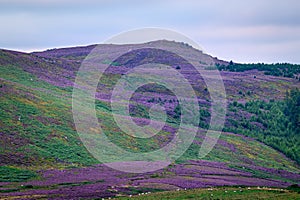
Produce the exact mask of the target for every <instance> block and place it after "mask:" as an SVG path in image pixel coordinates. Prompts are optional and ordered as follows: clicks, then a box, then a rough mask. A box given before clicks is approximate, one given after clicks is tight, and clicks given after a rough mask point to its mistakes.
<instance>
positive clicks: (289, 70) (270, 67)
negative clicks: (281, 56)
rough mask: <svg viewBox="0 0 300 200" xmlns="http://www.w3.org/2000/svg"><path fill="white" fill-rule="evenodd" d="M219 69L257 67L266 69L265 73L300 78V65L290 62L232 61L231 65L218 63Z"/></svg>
mask: <svg viewBox="0 0 300 200" xmlns="http://www.w3.org/2000/svg"><path fill="white" fill-rule="evenodd" d="M217 68H218V69H219V70H225V71H231V72H244V71H247V70H253V69H257V70H259V71H264V72H265V75H272V76H283V77H289V78H294V77H295V78H299V77H298V75H299V74H300V65H295V64H289V63H275V64H264V63H257V64H239V63H233V62H232V61H230V63H229V65H220V64H217Z"/></svg>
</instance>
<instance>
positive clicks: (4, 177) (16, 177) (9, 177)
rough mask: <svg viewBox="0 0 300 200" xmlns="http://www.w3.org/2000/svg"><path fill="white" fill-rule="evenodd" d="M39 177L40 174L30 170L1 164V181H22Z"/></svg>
mask: <svg viewBox="0 0 300 200" xmlns="http://www.w3.org/2000/svg"><path fill="white" fill-rule="evenodd" d="M37 177H38V175H37V174H36V173H35V172H33V171H30V170H24V169H18V168H14V167H8V166H0V182H22V181H27V180H29V179H33V178H37Z"/></svg>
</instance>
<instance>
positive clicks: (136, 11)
mask: <svg viewBox="0 0 300 200" xmlns="http://www.w3.org/2000/svg"><path fill="white" fill-rule="evenodd" d="M299 7H300V1H297V0H286V1H281V0H280V1H279V0H273V1H271V0H266V1H261V0H252V1H250V0H248V1H247V0H245V1H238V0H227V1H222V0H210V1H199V0H197V1H196V0H186V1H180V0H172V1H171V0H166V1H158V0H153V1H147V2H143V1H138V0H131V1H130V0H128V1H121V0H119V1H118V0H100V1H99V0H86V1H71V0H43V1H41V0H27V1H23V0H0V23H1V26H2V27H1V30H0V48H12V49H23V50H28V49H30V50H31V49H34V48H38V49H42V48H48V47H49V48H53V47H59V46H72V45H73V46H75V45H84V44H91V43H99V42H102V41H104V40H106V39H107V38H109V37H110V36H111V35H114V34H117V33H119V32H122V31H126V30H130V29H136V28H142V27H161V28H168V29H173V30H175V31H178V32H181V33H183V34H186V35H187V36H189V37H191V38H192V39H193V40H195V41H197V42H198V43H199V44H200V45H201V44H204V46H203V47H204V49H207V50H208V52H212V53H213V54H214V55H216V56H219V57H224V58H225V57H226V58H228V57H230V56H235V57H238V56H240V57H241V58H242V57H246V56H251V53H250V52H249V51H248V50H249V49H255V48H254V46H260V47H262V46H264V47H266V46H268V47H270V50H269V52H270V53H269V55H270V56H267V54H263V55H265V56H266V57H265V58H266V59H269V57H271V56H272V53H273V55H274V60H275V59H276V58H277V57H276V55H277V54H276V52H274V51H271V47H274V46H277V45H278V44H285V45H283V46H282V51H283V50H284V49H285V50H286V52H289V54H292V55H295V59H294V60H295V61H296V60H299V59H298V58H299V57H300V56H297V55H296V53H295V52H296V51H298V52H299V49H298V48H296V47H290V48H289V45H292V46H294V45H293V44H297V42H298V41H299V40H300V20H299V19H300V12H299V11H298V8H299ZM232 46H235V48H237V46H239V47H238V48H239V49H240V51H236V52H232V51H227V54H226V51H225V49H226V47H227V48H230V47H232ZM283 47H284V48H283ZM218 48H220V49H224V50H222V51H221V50H218ZM243 50H244V51H243ZM294 51H295V52H294ZM243 52H246V53H243ZM233 53H234V55H232V54H233ZM218 54H220V55H218ZM246 54H247V55H246ZM253 55H255V54H253ZM282 55H283V54H282ZM296 57H297V58H296ZM253 59H255V56H253ZM262 59H263V58H262ZM289 59H290V58H289Z"/></svg>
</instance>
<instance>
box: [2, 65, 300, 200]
mask: <svg viewBox="0 0 300 200" xmlns="http://www.w3.org/2000/svg"><path fill="white" fill-rule="evenodd" d="M43 64H44V65H45V66H46V67H47V66H48V64H47V63H43ZM0 70H1V75H0V94H1V95H0V102H1V104H0V111H1V112H0V127H1V129H0V134H1V138H2V139H1V141H0V158H1V168H0V176H1V177H2V180H1V181H9V182H17V181H24V180H27V179H32V178H36V177H37V174H36V173H35V171H36V170H40V169H48V168H68V167H70V166H71V167H72V166H78V167H81V166H87V165H92V164H96V163H98V161H97V160H95V159H94V158H93V157H92V156H91V155H90V154H89V153H88V152H87V151H86V149H85V147H84V146H83V145H82V143H81V141H80V139H79V138H78V136H77V134H76V130H75V127H74V124H73V119H72V113H71V95H72V88H70V87H59V86H54V85H52V84H50V83H47V82H45V81H42V80H41V79H39V78H38V77H37V75H35V74H34V73H29V72H25V71H24V69H23V68H22V67H20V66H14V65H1V66H0ZM250 76H251V75H250ZM278 83H280V84H281V82H278ZM272 85H276V81H275V80H273V79H272ZM232 87H236V86H232ZM264 87H266V88H267V87H268V86H267V85H264ZM279 88H281V86H280V85H279ZM231 89H232V91H235V90H236V89H234V88H230V87H229V92H230V91H231ZM230 95H231V94H230ZM232 95H233V94H232ZM241 98H242V97H240V98H239V99H241ZM96 104H97V106H96V107H97V111H98V112H97V114H98V117H99V119H100V120H102V124H103V126H104V130H105V133H106V134H107V135H112V137H111V139H113V140H114V142H116V143H117V144H119V145H120V146H122V147H124V148H127V149H128V150H132V151H136V150H142V151H148V150H150V149H151V146H153V145H149V144H150V143H149V142H147V143H145V142H143V141H138V140H136V141H132V140H130V139H132V138H128V137H124V138H123V137H120V135H122V133H121V131H120V130H118V127H116V125H114V124H113V123H112V120H113V118H112V115H111V113H110V110H109V109H107V103H106V102H103V101H97V102H96ZM138 112H140V113H138V114H139V115H140V116H143V115H144V112H145V110H143V109H141V110H139V111H138ZM117 133H119V134H118V135H117ZM167 134H168V133H163V135H167ZM113 135H114V136H117V137H114V136H113ZM201 140H202V139H201V137H200V136H199V137H197V138H196V142H194V143H193V144H192V145H191V147H190V148H189V149H188V151H187V152H186V153H185V154H184V155H183V156H182V157H181V158H180V159H179V160H178V162H179V163H182V162H184V161H185V160H191V159H192V160H197V159H198V157H197V153H198V150H199V143H197V141H201ZM129 141H130V142H129ZM220 141H221V142H222V143H219V144H217V145H216V147H215V148H214V150H213V151H212V152H211V153H210V154H209V155H208V156H207V157H206V158H205V159H207V160H210V161H220V162H226V163H227V165H228V166H230V167H232V168H237V169H240V170H243V171H246V172H249V171H250V172H251V173H252V174H253V175H254V176H256V177H262V178H271V179H275V180H285V181H289V180H287V179H285V178H283V177H280V176H278V175H274V174H272V173H271V172H270V173H268V172H265V173H262V172H261V171H259V170H255V169H253V168H251V167H249V166H253V165H254V166H263V167H266V168H275V169H280V170H287V171H292V172H298V173H299V167H298V166H297V165H296V164H295V163H294V162H292V161H291V160H289V159H287V158H286V157H285V156H284V155H283V154H281V153H279V152H278V151H276V150H274V149H272V148H270V147H268V146H266V145H264V144H262V143H260V142H257V141H255V140H251V139H250V138H245V137H243V136H239V135H234V134H230V133H226V134H223V135H222V136H221V138H220ZM152 142H153V143H152ZM159 142H160V141H155V140H152V141H151V143H152V144H154V147H156V148H159V144H160V143H159ZM224 143H225V144H227V145H224ZM232 148H234V149H235V151H232ZM15 174H18V176H15ZM4 175H5V176H4ZM291 183H293V182H291ZM204 197H205V196H204ZM250 197H251V196H250Z"/></svg>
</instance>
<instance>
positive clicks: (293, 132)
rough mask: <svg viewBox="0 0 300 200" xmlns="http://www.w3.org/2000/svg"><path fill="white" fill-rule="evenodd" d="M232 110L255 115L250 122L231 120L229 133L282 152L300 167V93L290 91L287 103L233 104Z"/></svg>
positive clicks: (298, 91) (296, 90)
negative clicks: (243, 136) (237, 134)
mask: <svg viewBox="0 0 300 200" xmlns="http://www.w3.org/2000/svg"><path fill="white" fill-rule="evenodd" d="M230 109H231V110H233V111H236V112H238V111H239V110H244V111H247V112H248V113H252V114H253V115H252V116H251V118H250V120H249V119H247V118H243V119H241V120H235V119H229V120H228V121H229V124H230V125H228V126H227V127H226V128H225V129H226V130H225V131H231V132H235V133H240V134H241V133H242V134H244V135H246V136H250V137H253V138H256V139H258V140H259V141H261V142H263V143H265V144H267V145H269V146H271V147H273V148H275V149H277V150H279V151H281V152H282V153H284V154H285V155H287V156H288V157H289V158H291V159H293V160H295V161H296V162H297V163H299V164H300V90H299V89H293V90H291V91H290V92H287V94H286V98H285V100H283V101H270V102H265V101H250V102H248V103H246V104H245V105H243V104H238V103H232V104H231V105H230Z"/></svg>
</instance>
